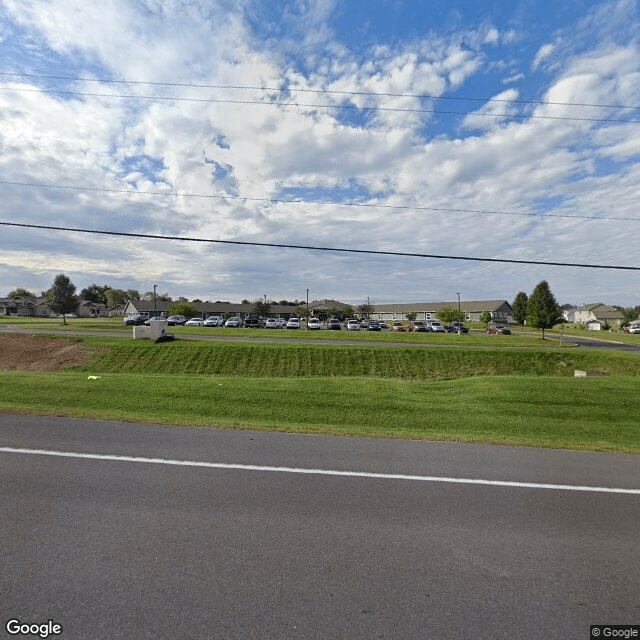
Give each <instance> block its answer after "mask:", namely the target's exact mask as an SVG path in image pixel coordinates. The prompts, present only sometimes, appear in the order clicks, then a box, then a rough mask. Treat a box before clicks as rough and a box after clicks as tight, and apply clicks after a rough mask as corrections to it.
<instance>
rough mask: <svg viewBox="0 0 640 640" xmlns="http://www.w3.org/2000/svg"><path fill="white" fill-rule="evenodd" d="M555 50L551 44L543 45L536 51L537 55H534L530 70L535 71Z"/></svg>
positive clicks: (554, 46)
mask: <svg viewBox="0 0 640 640" xmlns="http://www.w3.org/2000/svg"><path fill="white" fill-rule="evenodd" d="M555 50H556V45H555V44H552V43H550V42H549V43H547V44H543V45H542V46H541V47H540V49H538V53H536V55H535V58H534V59H533V63H532V64H531V68H532V69H534V70H535V69H537V68H538V67H539V66H540V65H541V64H542V63H543V62H544V61H545V60H546V59H547V58H549V56H551V55H552V54H553V52H554V51H555Z"/></svg>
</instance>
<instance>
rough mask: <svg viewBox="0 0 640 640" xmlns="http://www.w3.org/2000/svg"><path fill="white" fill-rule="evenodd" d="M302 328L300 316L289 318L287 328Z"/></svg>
mask: <svg viewBox="0 0 640 640" xmlns="http://www.w3.org/2000/svg"><path fill="white" fill-rule="evenodd" d="M299 328H300V318H295V317H294V318H289V320H288V322H287V329H299Z"/></svg>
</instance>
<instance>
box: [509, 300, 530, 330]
mask: <svg viewBox="0 0 640 640" xmlns="http://www.w3.org/2000/svg"><path fill="white" fill-rule="evenodd" d="M511 307H512V309H513V319H514V320H515V321H516V322H517V323H518V324H519V325H521V326H523V327H524V323H525V322H526V320H527V314H528V312H529V311H528V308H529V298H527V294H526V293H525V292H524V291H520V293H518V295H516V297H515V300H514V301H513V304H512V305H511Z"/></svg>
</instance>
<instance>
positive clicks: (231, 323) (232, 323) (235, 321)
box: [224, 317, 242, 328]
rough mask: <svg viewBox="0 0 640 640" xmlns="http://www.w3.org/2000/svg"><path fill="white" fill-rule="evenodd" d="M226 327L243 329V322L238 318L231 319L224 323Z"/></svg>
mask: <svg viewBox="0 0 640 640" xmlns="http://www.w3.org/2000/svg"><path fill="white" fill-rule="evenodd" d="M224 326H225V327H235V328H238V327H241V326H242V320H240V318H238V317H236V318H229V319H228V320H227V321H226V322H225V323H224Z"/></svg>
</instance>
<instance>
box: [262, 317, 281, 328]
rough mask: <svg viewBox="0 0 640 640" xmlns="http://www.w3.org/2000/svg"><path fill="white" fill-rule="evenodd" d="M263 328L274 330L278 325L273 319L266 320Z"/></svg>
mask: <svg viewBox="0 0 640 640" xmlns="http://www.w3.org/2000/svg"><path fill="white" fill-rule="evenodd" d="M264 326H265V328H266V329H275V328H276V327H277V326H278V323H277V321H276V319H275V318H267V321H266V322H265V323H264Z"/></svg>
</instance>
